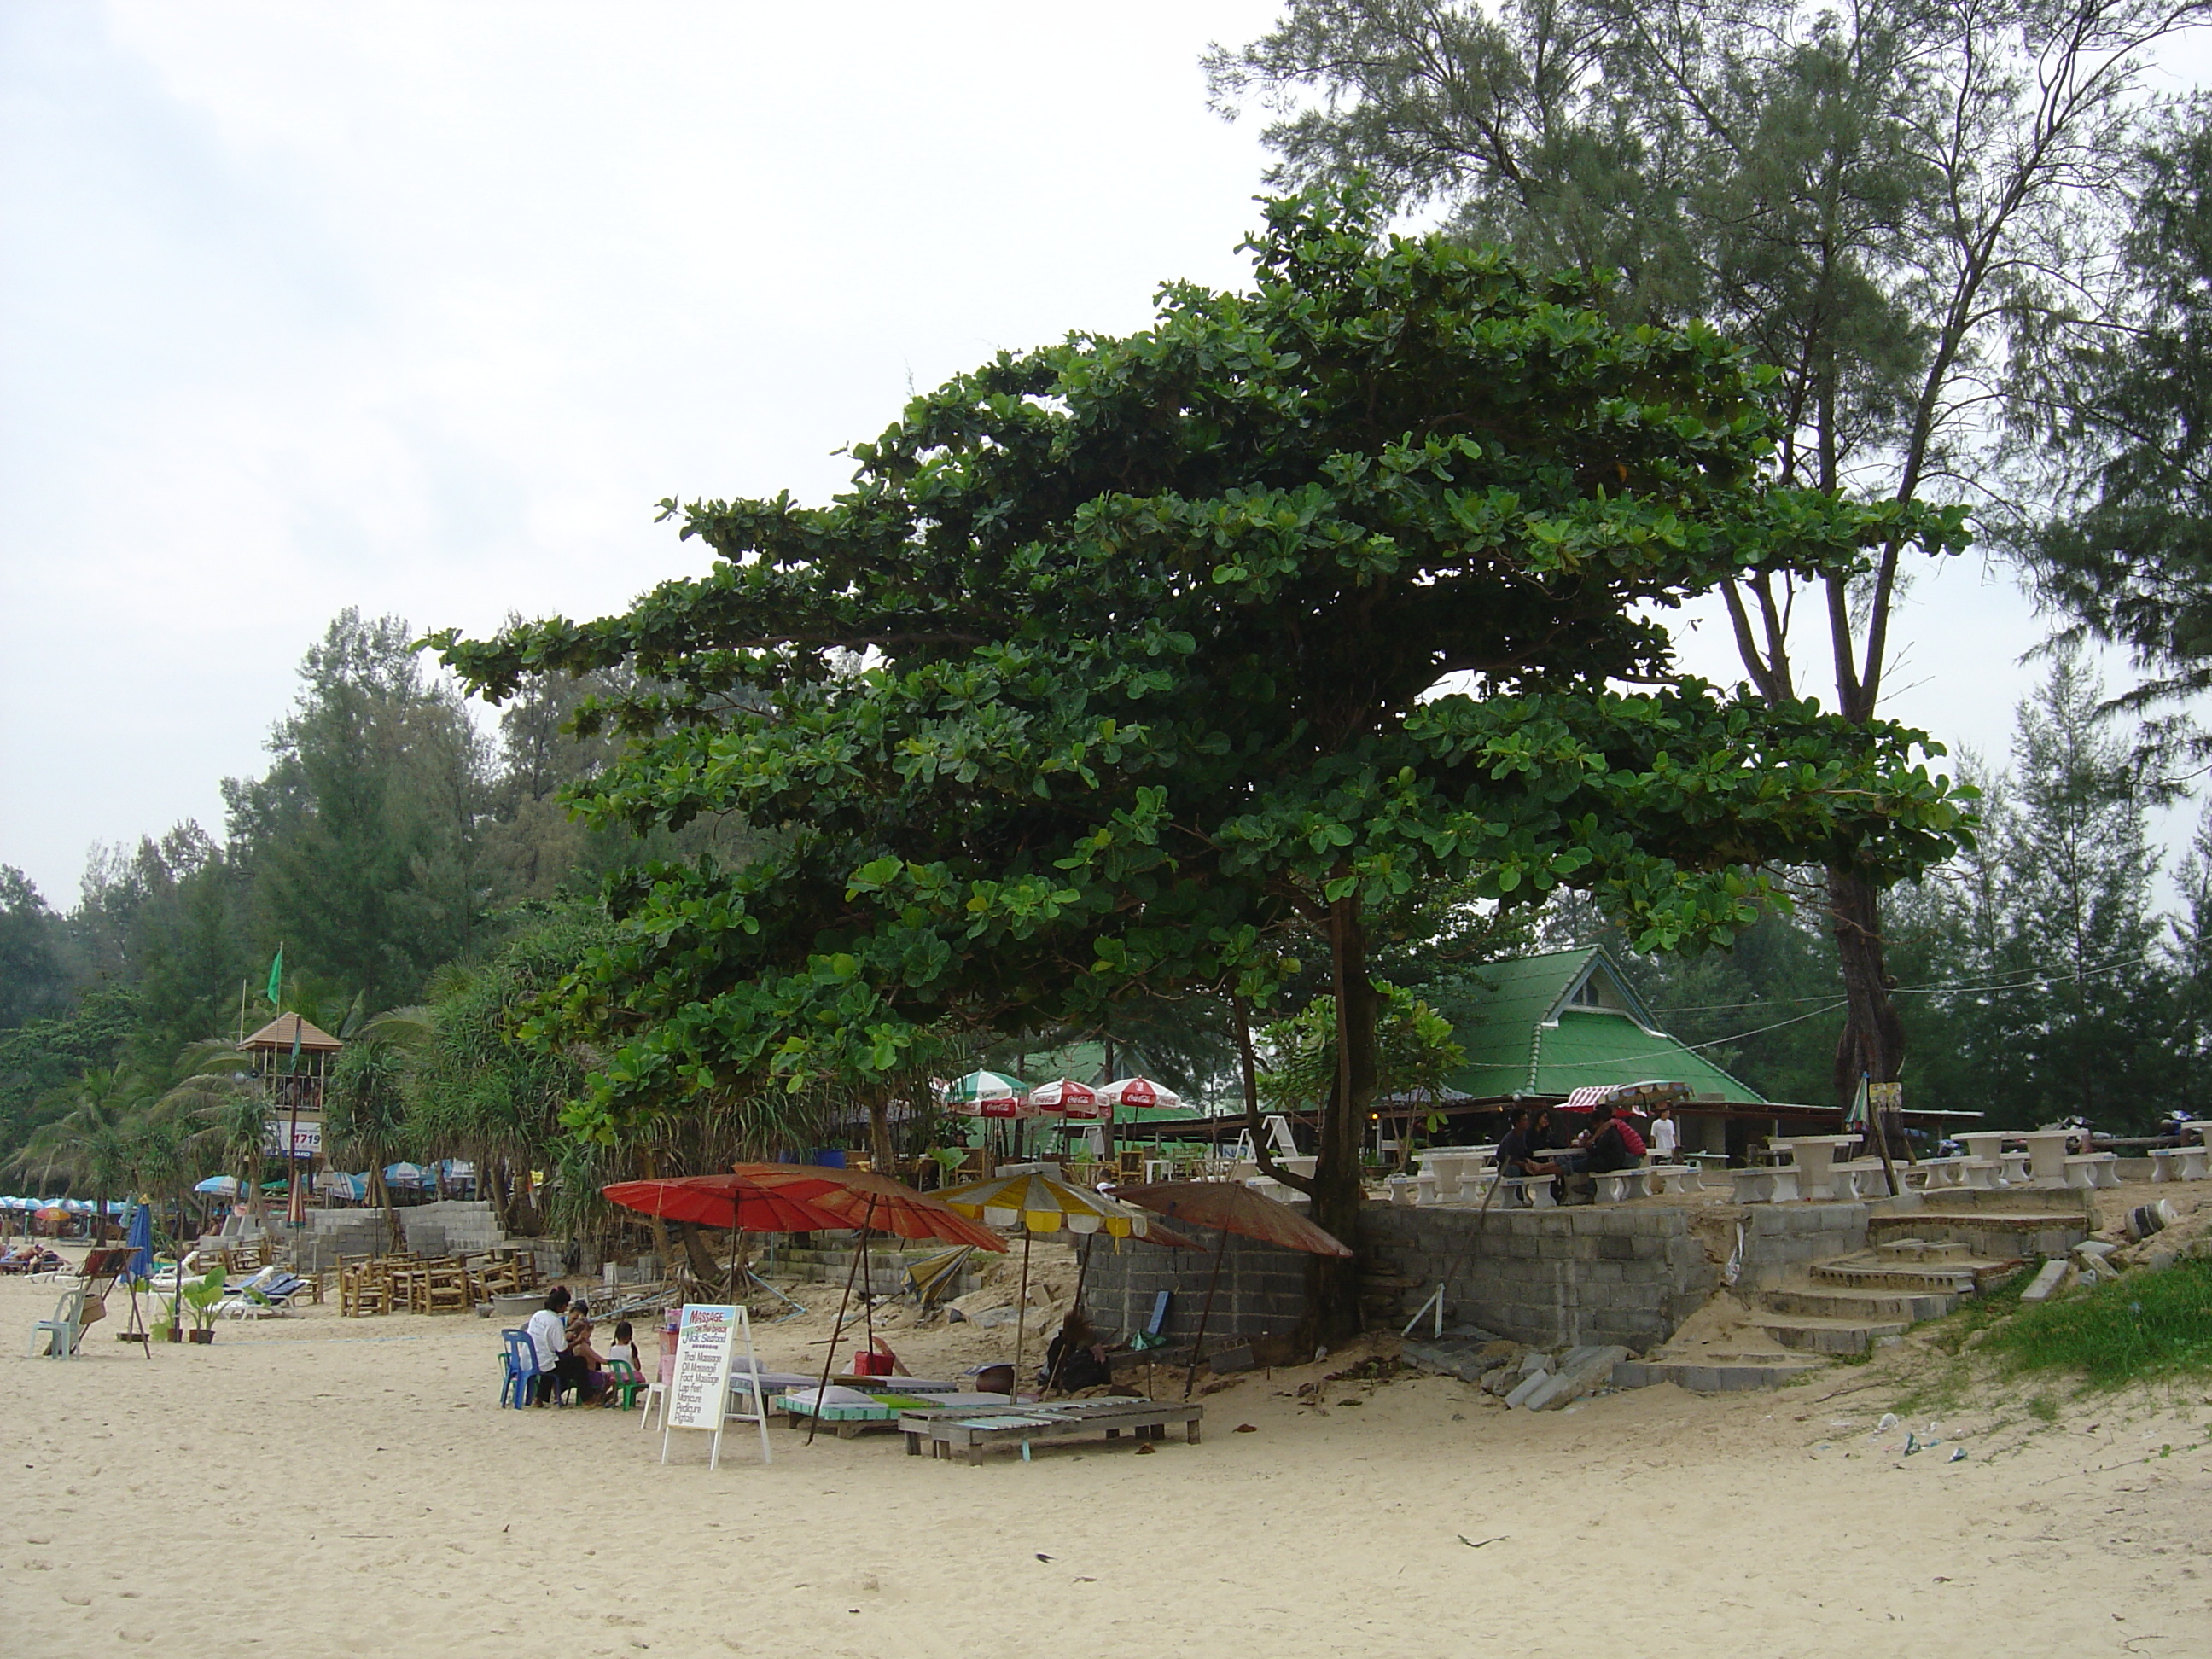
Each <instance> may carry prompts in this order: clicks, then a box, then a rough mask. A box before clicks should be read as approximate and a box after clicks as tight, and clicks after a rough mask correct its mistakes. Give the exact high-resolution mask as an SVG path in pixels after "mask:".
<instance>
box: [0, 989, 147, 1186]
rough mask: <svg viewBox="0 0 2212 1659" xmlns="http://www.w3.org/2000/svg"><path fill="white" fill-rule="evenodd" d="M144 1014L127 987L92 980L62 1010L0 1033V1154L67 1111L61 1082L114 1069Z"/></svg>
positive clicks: (135, 1032)
mask: <svg viewBox="0 0 2212 1659" xmlns="http://www.w3.org/2000/svg"><path fill="white" fill-rule="evenodd" d="M142 1021H143V1009H142V1008H141V1006H139V1002H138V999H137V995H136V994H134V993H132V992H131V991H130V990H129V989H128V988H126V987H123V986H119V985H112V984H108V985H95V986H94V987H92V988H91V989H89V990H88V991H87V992H86V993H85V994H83V995H82V997H80V998H79V999H78V1000H77V1003H76V1006H75V1007H73V1008H71V1009H70V1012H68V1013H67V1014H64V1015H63V1016H61V1017H60V1018H54V1019H37V1020H32V1021H31V1022H29V1023H28V1024H24V1025H20V1026H18V1027H16V1028H15V1030H12V1031H9V1032H6V1033H4V1034H0V1158H5V1157H6V1156H7V1155H8V1154H9V1153H11V1152H15V1150H17V1149H18V1148H20V1147H21V1146H22V1145H23V1143H24V1142H25V1141H26V1140H27V1139H29V1138H30V1136H31V1134H32V1133H33V1131H34V1130H36V1129H37V1128H38V1127H40V1125H41V1124H44V1123H47V1122H51V1121H52V1120H53V1119H55V1118H57V1117H59V1116H60V1115H63V1113H64V1112H65V1111H67V1110H68V1106H67V1103H66V1102H65V1101H64V1099H63V1098H62V1097H61V1095H60V1092H59V1091H61V1090H62V1089H63V1088H64V1085H67V1084H69V1083H70V1082H71V1081H72V1080H73V1079H77V1078H80V1077H82V1076H83V1075H84V1074H85V1073H88V1072H95V1071H106V1070H110V1069H112V1068H113V1067H114V1066H116V1065H117V1064H118V1061H120V1060H121V1059H122V1057H123V1055H124V1054H125V1050H126V1049H128V1048H130V1047H131V1044H132V1040H133V1038H134V1037H135V1036H137V1033H138V1031H139V1030H140V1029H141V1025H142Z"/></svg>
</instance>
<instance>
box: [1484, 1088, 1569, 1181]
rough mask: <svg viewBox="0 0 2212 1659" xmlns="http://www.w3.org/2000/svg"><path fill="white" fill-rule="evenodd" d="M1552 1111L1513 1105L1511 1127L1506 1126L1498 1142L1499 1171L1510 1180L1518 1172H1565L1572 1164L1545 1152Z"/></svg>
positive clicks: (1554, 1173)
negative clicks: (1550, 1156)
mask: <svg viewBox="0 0 2212 1659" xmlns="http://www.w3.org/2000/svg"><path fill="white" fill-rule="evenodd" d="M1550 1122H1551V1112H1550V1110H1549V1109H1548V1108H1547V1109H1542V1110H1541V1111H1538V1110H1535V1109H1531V1108H1529V1107H1527V1106H1516V1107H1515V1108H1514V1109H1513V1118H1512V1127H1510V1128H1509V1129H1507V1130H1506V1132H1505V1139H1503V1140H1501V1141H1499V1142H1498V1174H1499V1175H1501V1176H1504V1177H1505V1178H1506V1179H1508V1180H1511V1179H1513V1178H1514V1177H1516V1176H1557V1175H1565V1173H1566V1172H1567V1170H1569V1168H1571V1165H1569V1164H1566V1163H1564V1162H1562V1161H1559V1160H1557V1159H1554V1158H1548V1157H1547V1156H1546V1152H1547V1150H1548V1149H1547V1144H1546V1142H1547V1133H1548V1129H1549V1126H1550Z"/></svg>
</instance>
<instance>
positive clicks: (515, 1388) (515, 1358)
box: [499, 1329, 538, 1411]
mask: <svg viewBox="0 0 2212 1659" xmlns="http://www.w3.org/2000/svg"><path fill="white" fill-rule="evenodd" d="M500 1340H501V1341H503V1342H505V1343H506V1344H507V1352H506V1354H505V1355H504V1356H503V1361H504V1366H505V1369H504V1370H503V1371H502V1372H501V1376H500V1381H499V1403H500V1404H501V1406H512V1407H514V1408H515V1409H516V1410H518V1411H520V1409H522V1407H525V1406H527V1405H528V1404H529V1403H530V1401H531V1397H532V1395H533V1394H534V1393H535V1392H536V1389H537V1387H538V1345H537V1344H536V1343H535V1342H532V1340H530V1333H529V1332H528V1331H524V1330H513V1329H509V1330H503V1331H501V1333H500Z"/></svg>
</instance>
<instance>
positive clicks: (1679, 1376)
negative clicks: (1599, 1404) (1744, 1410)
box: [1613, 1354, 1826, 1394]
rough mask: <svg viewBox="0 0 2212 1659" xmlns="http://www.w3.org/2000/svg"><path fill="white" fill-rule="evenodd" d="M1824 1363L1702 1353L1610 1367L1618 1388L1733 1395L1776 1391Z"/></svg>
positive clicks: (1621, 1363)
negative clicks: (1669, 1386) (1668, 1387)
mask: <svg viewBox="0 0 2212 1659" xmlns="http://www.w3.org/2000/svg"><path fill="white" fill-rule="evenodd" d="M1824 1364H1826V1361H1825V1360H1817V1359H1814V1360H1802V1359H1777V1358H1773V1357H1771V1355H1765V1354H1705V1355H1700V1356H1699V1358H1696V1359H1624V1360H1622V1361H1621V1362H1620V1364H1617V1365H1615V1366H1614V1367H1613V1386H1614V1387H1615V1388H1618V1389H1647V1388H1650V1386H1651V1385H1652V1384H1653V1383H1674V1385H1675V1386H1676V1387H1677V1388H1682V1389H1694V1390H1695V1391H1696V1392H1698V1393H1699V1394H1734V1393H1737V1392H1739V1391H1741V1390H1743V1389H1778V1388H1781V1387H1783V1386H1784V1384H1786V1383H1795V1382H1796V1380H1797V1379H1798V1378H1799V1377H1801V1376H1806V1375H1808V1373H1810V1372H1813V1371H1817V1370H1820V1369H1821V1367H1822V1366H1823V1365H1824Z"/></svg>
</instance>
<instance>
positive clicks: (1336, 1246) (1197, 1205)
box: [1114, 1181, 1352, 1400]
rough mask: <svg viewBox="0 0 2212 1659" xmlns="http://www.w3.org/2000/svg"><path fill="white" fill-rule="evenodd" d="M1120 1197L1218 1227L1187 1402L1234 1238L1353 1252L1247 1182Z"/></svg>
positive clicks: (1124, 1191) (1165, 1186)
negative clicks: (1249, 1185)
mask: <svg viewBox="0 0 2212 1659" xmlns="http://www.w3.org/2000/svg"><path fill="white" fill-rule="evenodd" d="M1114 1195H1115V1197H1116V1198H1119V1199H1121V1200H1125V1201H1127V1202H1128V1203H1131V1204H1133V1205H1135V1206H1138V1207H1139V1209H1145V1210H1152V1211H1154V1212H1158V1214H1161V1215H1164V1216H1167V1217H1169V1218H1171V1219H1174V1220H1177V1221H1189V1222H1194V1223H1196V1224H1197V1225H1200V1226H1201V1227H1213V1228H1218V1230H1219V1231H1220V1233H1221V1239H1220V1242H1219V1243H1218V1244H1216V1245H1215V1246H1214V1250H1213V1272H1212V1273H1211V1274H1210V1275H1209V1276H1208V1277H1207V1279H1206V1304H1205V1305H1204V1306H1203V1307H1202V1308H1201V1309H1200V1310H1199V1316H1198V1334H1197V1336H1196V1337H1194V1339H1192V1341H1191V1346H1190V1369H1189V1370H1188V1371H1186V1372H1185V1373H1184V1375H1183V1383H1182V1395H1183V1398H1184V1399H1186V1400H1188V1399H1189V1398H1190V1391H1191V1389H1192V1387H1193V1386H1194V1384H1195V1383H1197V1381H1198V1361H1199V1355H1200V1351H1201V1350H1202V1349H1203V1348H1204V1347H1205V1346H1206V1324H1207V1322H1208V1321H1209V1320H1211V1319H1212V1316H1213V1292H1214V1289H1215V1287H1216V1286H1217V1285H1219V1284H1220V1282H1221V1261H1222V1258H1223V1257H1224V1256H1225V1255H1227V1254H1228V1252H1229V1235H1230V1234H1231V1233H1235V1234H1237V1236H1238V1237H1241V1238H1252V1239H1257V1240H1259V1241H1260V1242H1261V1243H1263V1244H1275V1245H1279V1246H1281V1247H1282V1248H1283V1249H1291V1250H1304V1252H1305V1253H1306V1254H1307V1255H1334V1256H1349V1255H1352V1250H1351V1249H1349V1248H1347V1247H1346V1244H1345V1243H1344V1242H1343V1241H1342V1240H1341V1239H1340V1238H1338V1237H1336V1236H1335V1235H1334V1234H1333V1233H1328V1232H1325V1231H1322V1229H1321V1228H1319V1227H1316V1226H1315V1225H1313V1223H1312V1222H1310V1221H1309V1220H1307V1219H1306V1218H1304V1216H1302V1215H1300V1214H1299V1213H1298V1212H1297V1211H1295V1210H1293V1209H1291V1206H1289V1205H1287V1204H1279V1203H1278V1202H1276V1201H1275V1200H1273V1199H1272V1198H1269V1197H1268V1196H1267V1194H1264V1193H1257V1192H1255V1191H1253V1190H1252V1188H1249V1187H1247V1186H1246V1185H1245V1184H1244V1183H1243V1182H1241V1181H1157V1182H1151V1183H1149V1184H1147V1185H1146V1186H1142V1187H1124V1188H1120V1189H1119V1190H1117V1191H1116V1192H1115V1194H1114Z"/></svg>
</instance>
